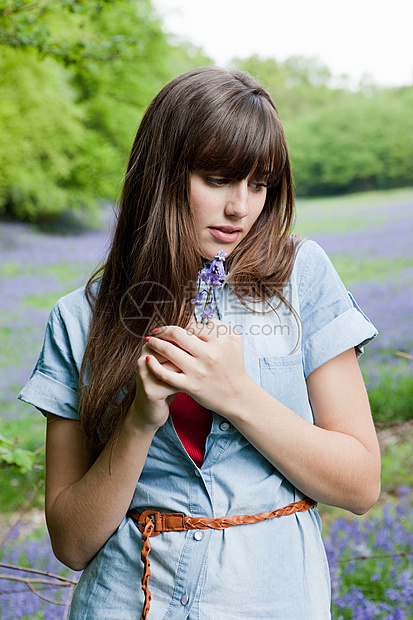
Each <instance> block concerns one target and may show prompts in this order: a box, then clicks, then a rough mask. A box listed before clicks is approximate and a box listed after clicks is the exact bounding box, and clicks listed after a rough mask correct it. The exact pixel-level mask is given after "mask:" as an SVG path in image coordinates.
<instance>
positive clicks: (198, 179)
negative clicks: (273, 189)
mask: <svg viewBox="0 0 413 620" xmlns="http://www.w3.org/2000/svg"><path fill="white" fill-rule="evenodd" d="M266 196H267V184H266V182H265V180H263V179H256V178H253V177H252V176H250V177H249V178H247V179H243V180H242V181H236V180H232V179H228V178H226V177H225V175H222V174H221V173H219V172H217V173H211V172H204V171H201V170H196V171H195V172H192V173H191V176H190V205H191V209H192V213H193V217H194V221H195V227H196V231H197V235H198V240H199V243H200V246H201V249H202V255H203V258H206V259H209V260H210V259H212V258H213V257H214V256H215V255H216V253H217V252H218V250H223V251H224V252H226V253H227V255H228V256H229V255H230V254H231V252H232V251H233V250H234V249H235V248H236V247H237V245H238V244H239V243H240V242H241V241H242V239H244V237H245V236H246V235H247V234H248V233H249V231H250V230H251V228H252V226H253V224H254V222H255V221H256V219H257V218H258V216H259V215H260V213H261V211H262V209H263V207H264V203H265V199H266Z"/></svg>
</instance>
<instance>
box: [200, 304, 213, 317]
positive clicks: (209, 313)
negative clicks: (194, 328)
mask: <svg viewBox="0 0 413 620" xmlns="http://www.w3.org/2000/svg"><path fill="white" fill-rule="evenodd" d="M201 319H202V320H205V321H209V319H212V306H211V304H208V305H207V306H206V307H205V308H204V311H203V313H202V314H201Z"/></svg>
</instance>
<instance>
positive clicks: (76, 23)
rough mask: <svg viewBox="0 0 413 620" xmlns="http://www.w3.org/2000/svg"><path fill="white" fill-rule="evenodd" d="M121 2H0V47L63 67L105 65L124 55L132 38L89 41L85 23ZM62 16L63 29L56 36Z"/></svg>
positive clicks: (112, 0) (29, 0) (59, 0)
mask: <svg viewBox="0 0 413 620" xmlns="http://www.w3.org/2000/svg"><path fill="white" fill-rule="evenodd" d="M122 1H123V0H99V1H96V0H50V1H45V0H43V1H40V0H39V1H37V2H36V0H0V45H7V46H10V47H14V48H20V49H28V48H32V49H35V50H37V52H39V54H40V56H41V57H45V56H51V57H53V58H55V59H56V60H57V61H58V62H61V63H62V64H64V65H66V66H67V65H79V64H81V63H84V62H91V61H99V62H102V61H106V60H111V59H112V58H115V57H119V56H123V55H125V54H127V53H128V48H129V46H130V45H133V44H134V43H136V39H135V38H134V37H131V38H127V37H125V36H124V35H119V34H118V35H115V36H113V37H111V38H109V37H104V36H103V37H102V35H101V34H100V33H99V34H98V35H97V36H93V37H90V33H88V23H89V22H90V21H93V20H94V19H95V18H96V17H98V16H99V14H100V13H101V11H102V10H103V9H104V8H105V7H106V6H108V5H113V4H114V3H115V2H117V4H119V3H120V2H122ZM56 16H57V17H58V21H60V18H61V16H64V21H65V26H66V27H65V28H64V29H60V31H58V32H56V28H55V27H56V20H55V17H56Z"/></svg>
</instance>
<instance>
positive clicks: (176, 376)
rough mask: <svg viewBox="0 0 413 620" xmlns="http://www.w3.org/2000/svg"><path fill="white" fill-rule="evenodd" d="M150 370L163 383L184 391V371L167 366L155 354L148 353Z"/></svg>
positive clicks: (147, 363) (147, 362) (147, 361)
mask: <svg viewBox="0 0 413 620" xmlns="http://www.w3.org/2000/svg"><path fill="white" fill-rule="evenodd" d="M145 361H146V365H147V367H148V369H149V371H150V372H151V373H152V374H153V375H154V376H155V377H156V378H157V379H158V380H159V381H161V382H162V383H166V384H167V385H168V386H170V387H173V388H176V389H177V391H181V390H182V391H183V390H184V388H185V384H186V382H185V375H184V373H182V372H174V371H172V370H170V369H168V368H166V365H165V364H160V363H159V362H158V360H157V359H156V358H155V357H154V356H153V355H147V356H146V358H145Z"/></svg>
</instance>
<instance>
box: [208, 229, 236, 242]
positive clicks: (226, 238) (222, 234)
mask: <svg viewBox="0 0 413 620" xmlns="http://www.w3.org/2000/svg"><path fill="white" fill-rule="evenodd" d="M208 230H209V232H210V233H211V235H212V236H213V237H215V239H218V240H219V241H223V242H224V243H234V241H236V240H237V239H238V237H239V234H240V232H241V231H242V229H241V228H227V227H226V226H220V227H219V228H215V227H213V226H209V228H208Z"/></svg>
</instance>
